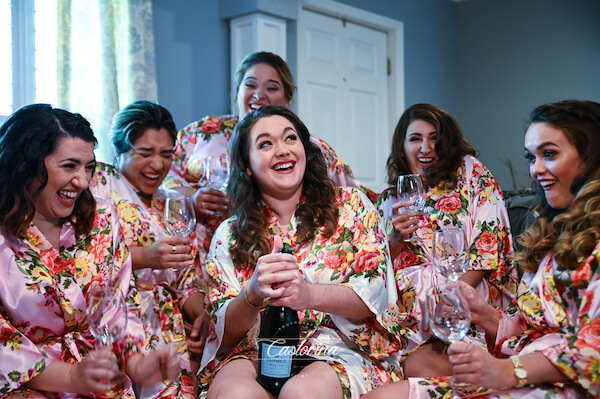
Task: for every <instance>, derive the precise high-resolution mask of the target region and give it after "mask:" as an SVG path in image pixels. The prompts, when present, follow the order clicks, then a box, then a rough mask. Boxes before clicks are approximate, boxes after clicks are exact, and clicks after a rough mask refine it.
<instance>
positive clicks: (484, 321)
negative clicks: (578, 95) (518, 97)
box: [368, 100, 600, 399]
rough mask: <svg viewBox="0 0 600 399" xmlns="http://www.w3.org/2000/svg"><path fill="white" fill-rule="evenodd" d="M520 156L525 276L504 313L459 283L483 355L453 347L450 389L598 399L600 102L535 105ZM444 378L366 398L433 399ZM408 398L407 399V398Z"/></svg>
mask: <svg viewBox="0 0 600 399" xmlns="http://www.w3.org/2000/svg"><path fill="white" fill-rule="evenodd" d="M530 122H531V123H530V124H529V127H528V129H527V133H526V134H525V158H526V159H527V160H528V161H529V173H530V175H531V177H532V179H533V180H534V183H535V186H536V188H537V191H538V195H539V204H538V206H537V207H536V208H535V212H536V214H537V215H536V216H537V218H536V219H535V221H534V222H533V224H532V225H531V226H530V227H529V228H528V229H527V230H526V231H525V232H524V233H522V236H521V240H520V241H521V244H523V246H524V248H525V249H524V251H523V252H522V253H519V254H517V255H518V256H517V259H518V260H519V262H520V265H521V266H522V267H523V269H525V271H526V273H525V274H524V275H523V278H522V279H521V284H520V286H519V290H518V295H517V298H516V299H515V301H514V302H513V303H512V305H511V306H510V307H509V308H508V309H506V310H505V311H504V312H503V313H500V312H498V311H497V310H495V309H493V308H491V307H490V305H489V304H488V303H487V301H485V300H484V299H482V298H481V296H479V295H478V294H477V293H476V292H475V291H474V290H473V289H470V287H469V286H468V285H466V284H463V288H464V289H465V291H466V294H467V300H468V301H469V309H470V311H471V314H472V320H473V321H474V322H475V323H477V324H478V325H479V326H480V327H482V328H483V329H484V330H485V332H486V334H487V336H488V343H489V348H490V351H491V353H488V352H487V351H485V350H483V349H481V348H478V347H476V346H474V345H469V344H468V343H465V342H458V343H455V344H452V345H451V346H450V349H449V353H450V355H449V360H450V362H451V363H452V365H453V373H454V378H455V382H458V383H468V384H469V386H468V387H467V388H466V389H467V391H468V392H462V393H463V394H464V395H466V396H468V395H469V392H470V393H472V391H473V390H477V393H478V394H479V395H487V396H486V397H510V398H522V397H527V398H546V397H561V398H591V397H594V398H598V397H600V373H599V372H598V370H599V369H600V334H599V333H598V331H600V320H599V319H598V316H599V315H600V300H599V298H600V295H599V290H600V157H598V154H600V104H598V103H596V102H592V101H581V100H565V101H560V102H556V103H552V104H545V105H541V106H539V107H537V108H536V109H535V110H533V111H532V113H531V115H530ZM449 388H450V389H454V390H455V391H458V392H460V390H461V389H465V388H464V387H458V386H457V385H455V384H453V383H452V382H451V383H450V384H448V379H447V378H439V379H410V380H409V383H406V382H402V383H401V384H397V385H396V384H394V385H390V386H388V387H386V388H384V389H382V390H377V391H373V393H372V394H371V395H369V396H368V398H369V399H372V398H386V397H392V395H393V396H394V397H409V396H408V395H409V394H410V397H417V396H418V395H419V394H421V395H426V396H427V397H430V398H436V397H442V396H443V395H444V394H445V393H447V390H448V389H449ZM408 391H410V392H408Z"/></svg>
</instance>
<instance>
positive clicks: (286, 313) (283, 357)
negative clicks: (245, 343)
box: [257, 244, 300, 397]
mask: <svg viewBox="0 0 600 399" xmlns="http://www.w3.org/2000/svg"><path fill="white" fill-rule="evenodd" d="M281 252H283V253H289V254H292V253H293V252H292V249H291V248H290V247H289V246H288V245H287V244H286V245H284V247H283V248H282V249H281ZM299 341H300V322H299V320H298V312H296V311H295V310H294V309H291V308H288V307H286V306H270V305H269V306H267V308H266V309H265V312H264V313H263V315H262V318H261V321H260V333H259V335H258V377H257V381H258V383H259V384H260V385H261V386H262V387H263V388H265V389H266V390H267V391H269V392H270V393H271V394H272V395H274V396H275V397H277V396H278V395H279V391H280V390H281V387H282V386H283V384H285V382H286V381H287V380H288V379H289V378H290V377H292V364H293V361H294V357H295V354H296V349H297V347H298V343H299Z"/></svg>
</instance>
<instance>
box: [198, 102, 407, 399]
mask: <svg viewBox="0 0 600 399" xmlns="http://www.w3.org/2000/svg"><path fill="white" fill-rule="evenodd" d="M232 159H233V160H234V161H233V166H232V173H231V179H230V182H229V187H228V192H229V195H230V201H231V203H232V204H234V206H233V207H232V209H233V213H234V215H233V217H232V218H230V219H228V220H226V221H225V222H224V223H223V224H221V225H220V226H219V229H218V230H217V232H216V233H215V237H214V238H213V241H212V244H211V249H210V253H209V257H208V259H207V261H206V273H205V276H206V277H207V280H208V285H209V287H210V292H209V293H208V302H209V305H208V308H209V312H210V314H211V317H212V320H213V326H212V330H211V333H210V335H209V338H208V339H207V343H206V347H205V349H204V354H203V359H202V363H203V364H202V365H203V366H204V365H206V367H205V368H204V369H203V370H202V371H201V373H202V376H203V377H204V381H205V383H206V384H208V383H209V382H210V388H209V390H208V397H209V398H210V397H242V396H243V397H252V398H259V397H264V398H268V397H272V396H270V394H269V393H268V392H267V391H266V390H265V389H264V388H263V387H262V386H261V385H259V384H258V383H257V382H256V377H257V369H256V367H257V331H258V327H259V324H260V314H261V313H262V312H263V309H264V307H265V306H266V305H267V304H269V305H273V306H287V307H290V308H292V309H294V310H296V311H298V316H299V319H300V321H301V327H300V329H301V343H300V345H301V349H300V351H301V352H302V353H306V354H307V356H308V357H309V358H310V360H308V362H307V363H309V364H307V365H306V366H305V367H304V368H303V369H302V371H300V372H299V374H297V375H296V376H295V377H292V378H291V379H290V380H288V381H287V382H286V383H285V384H284V385H283V387H282V389H281V392H280V393H279V396H278V397H280V398H297V397H305V398H317V397H322V398H342V397H345V398H351V397H352V398H358V396H359V395H360V394H363V393H365V392H366V391H367V390H369V389H372V387H374V386H378V385H381V384H382V383H386V382H388V380H389V379H390V378H393V377H395V376H393V375H392V373H391V372H390V371H391V370H392V369H391V368H390V363H389V362H388V360H389V359H388V357H389V355H390V354H392V353H393V352H395V350H396V346H395V340H394V334H395V332H396V331H397V330H396V329H397V328H399V327H398V326H393V325H391V322H390V320H398V319H399V317H398V314H397V312H396V313H395V314H394V315H393V316H392V314H391V313H390V312H393V311H394V309H393V308H391V307H390V304H393V303H395V291H394V290H392V289H388V288H387V286H386V281H387V280H389V279H390V278H393V277H392V275H391V273H390V272H391V270H390V269H389V268H388V261H389V258H388V253H387V249H386V236H385V233H384V231H383V228H382V226H381V224H380V221H379V216H378V214H377V211H376V209H375V208H374V206H373V204H372V203H370V201H369V200H368V199H367V198H366V196H365V194H364V193H363V192H361V191H359V190H358V189H356V188H334V187H333V184H332V182H331V181H330V180H329V178H328V177H327V169H326V165H325V161H324V159H323V156H322V155H321V151H320V149H319V147H318V146H317V145H315V144H314V143H313V142H312V141H311V140H310V134H309V132H308V130H307V129H306V126H304V124H303V123H302V122H301V121H300V119H298V117H297V116H296V115H295V114H294V113H293V112H292V111H290V110H289V109H288V108H287V107H283V106H279V105H269V106H264V107H261V108H260V109H258V110H256V111H254V112H252V113H250V114H248V115H247V116H246V117H245V118H244V119H243V120H242V121H240V123H239V124H238V125H237V126H236V129H235V132H234V135H233V138H232ZM283 243H285V244H287V246H289V247H290V248H292V250H293V254H282V253H279V250H280V249H281V248H282V245H283ZM394 316H395V318H394ZM395 328H396V329H395ZM315 348H321V349H323V348H326V349H327V350H325V351H324V352H323V351H322V350H316V351H315ZM234 380H235V384H232V383H231V382H232V381H234Z"/></svg>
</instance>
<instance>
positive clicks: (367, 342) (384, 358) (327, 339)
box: [201, 188, 402, 398]
mask: <svg viewBox="0 0 600 399" xmlns="http://www.w3.org/2000/svg"><path fill="white" fill-rule="evenodd" d="M336 207H338V208H339V210H340V211H339V224H338V227H337V230H336V232H335V233H334V234H333V236H332V237H330V238H327V239H325V238H323V237H322V236H321V235H317V236H316V237H315V238H314V239H313V240H312V241H311V242H309V243H304V244H301V245H299V244H298V242H297V237H296V229H297V226H296V220H295V219H292V221H291V223H290V225H289V227H288V230H287V233H284V232H283V231H282V230H281V228H280V227H279V224H278V221H277V219H276V218H275V216H274V214H273V213H272V212H271V211H270V210H269V208H265V209H264V212H265V214H266V216H267V217H268V218H269V228H268V229H269V232H270V233H271V234H272V235H273V236H281V237H282V238H283V241H284V243H287V244H289V245H290V246H291V248H293V250H294V254H295V256H296V258H297V260H298V264H299V268H300V270H301V272H302V274H303V276H304V278H305V279H306V281H307V282H308V283H309V284H336V285H337V284H341V285H345V286H349V287H351V288H352V289H353V290H354V292H356V293H357V294H358V295H359V296H360V297H361V299H362V300H363V301H364V302H365V304H367V306H368V307H369V308H370V309H371V310H372V311H373V313H374V314H375V315H376V318H374V319H372V320H371V321H370V322H368V323H364V324H363V323H357V322H354V321H352V320H350V319H346V318H343V317H339V316H336V315H333V314H328V313H324V312H319V311H314V310H305V311H299V312H298V316H299V318H300V323H301V324H302V326H301V345H302V346H303V348H305V349H306V351H307V352H308V354H309V355H310V356H312V357H314V358H316V359H320V360H325V361H327V362H328V363H330V364H331V365H332V367H334V369H335V371H336V372H337V373H338V377H339V378H340V381H341V383H342V387H343V391H344V396H345V397H346V398H350V397H352V398H358V394H359V393H360V392H362V393H364V392H366V391H367V390H369V389H373V388H374V387H377V386H380V385H382V384H386V383H388V382H389V381H396V380H397V379H398V375H397V374H396V371H398V370H399V365H398V364H397V363H394V360H390V358H389V356H390V355H391V354H393V353H395V352H396V351H397V349H398V347H397V343H396V341H395V338H394V334H390V333H388V332H387V331H386V329H385V328H388V331H393V332H398V331H400V328H401V327H400V325H399V324H400V321H401V317H402V315H400V314H398V312H397V309H395V308H394V307H393V306H391V304H393V303H394V300H395V296H396V295H395V292H394V286H393V285H388V284H387V281H389V279H390V278H391V276H392V274H391V270H389V268H388V267H387V262H388V259H389V258H388V255H387V250H386V236H385V233H384V231H383V228H382V227H381V224H380V221H379V217H378V215H377V212H376V210H375V209H374V207H373V205H372V204H371V202H370V201H369V200H367V199H366V196H365V195H364V194H363V193H362V192H360V191H359V190H357V189H349V188H348V189H338V192H337V196H336ZM232 221H233V220H232V219H229V220H227V221H226V222H224V223H223V224H222V225H221V226H220V227H219V229H218V230H217V232H216V235H215V238H214V239H213V244H212V246H211V252H210V253H209V257H208V259H207V262H206V274H207V275H208V282H209V286H210V295H209V297H208V301H209V303H210V305H209V309H210V312H211V316H212V318H213V322H214V329H211V335H210V336H209V338H208V340H207V342H206V349H205V351H204V355H203V357H202V360H203V361H202V366H203V367H204V366H205V365H206V367H205V368H204V369H203V370H202V371H201V378H202V380H203V382H204V383H205V384H206V385H208V383H209V382H210V379H211V377H212V375H213V374H214V373H215V372H217V371H218V370H219V369H220V368H221V367H222V366H223V365H224V364H226V363H227V362H229V361H231V360H234V359H236V358H240V357H242V358H247V359H251V360H254V361H256V360H257V357H258V353H257V337H258V330H259V328H260V327H259V324H260V323H259V320H258V319H257V320H256V324H255V325H254V327H253V328H252V329H251V330H250V331H248V333H247V335H246V337H245V338H244V339H243V340H242V342H240V343H239V345H238V346H237V347H236V348H235V349H234V350H233V351H232V352H231V353H230V354H229V356H227V357H226V358H225V359H223V358H218V357H217V350H218V349H219V347H220V345H221V340H222V337H223V329H224V323H225V313H226V311H227V306H228V304H229V302H230V301H231V300H232V299H233V298H235V297H236V296H237V295H238V294H239V293H240V291H241V289H242V287H244V286H245V284H246V282H247V281H249V280H250V278H251V277H252V274H253V271H252V270H250V271H249V270H247V269H245V268H239V267H234V265H233V263H232V261H231V255H230V248H231V246H232V245H233V244H234V242H233V236H232V233H231V226H232ZM262 311H264V309H263V310H261V312H262ZM384 326H385V328H384ZM309 348H313V349H312V350H311V349H309ZM314 348H321V349H323V348H326V350H324V351H323V350H321V351H319V350H317V349H314Z"/></svg>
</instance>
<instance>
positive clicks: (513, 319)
mask: <svg viewBox="0 0 600 399" xmlns="http://www.w3.org/2000/svg"><path fill="white" fill-rule="evenodd" d="M599 316H600V242H599V243H598V245H596V248H595V249H594V251H593V252H592V254H591V255H590V256H589V257H588V259H586V260H585V261H584V262H582V263H581V264H579V265H578V267H576V268H575V269H565V268H561V267H559V266H558V264H557V263H556V262H554V259H553V257H552V254H548V255H547V256H546V257H545V258H544V260H543V261H542V263H541V264H540V266H539V268H538V270H537V272H536V273H535V274H533V273H525V274H524V275H523V277H522V279H521V284H520V285H519V290H518V293H517V298H516V299H515V301H514V302H513V303H512V304H511V306H510V307H509V308H508V309H507V310H506V311H505V312H504V313H503V314H502V318H501V319H500V325H499V327H498V335H497V337H496V342H495V347H494V345H493V344H494V343H492V345H491V347H493V351H494V354H495V355H496V356H503V355H504V356H510V355H525V354H529V353H532V352H541V353H543V354H544V355H545V356H546V357H547V358H548V360H550V362H551V363H552V364H554V366H555V367H556V368H557V369H559V370H560V371H561V372H562V373H563V374H564V375H566V376H567V377H569V378H570V379H571V381H570V382H569V383H564V384H559V383H556V384H551V383H546V384H542V385H538V386H530V387H527V386H526V387H523V388H514V389H507V390H502V391H485V390H483V389H480V390H478V391H477V392H472V391H471V393H469V392H465V395H469V394H477V395H478V396H477V397H478V398H479V397H481V398H536V399H537V398H539V399H545V398H569V399H583V398H600V318H599ZM410 384H411V391H412V392H413V393H414V394H411V397H414V398H421V397H424V398H442V397H444V398H449V397H451V396H450V394H449V393H448V382H447V378H436V379H433V378H432V379H412V378H411V379H410Z"/></svg>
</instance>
